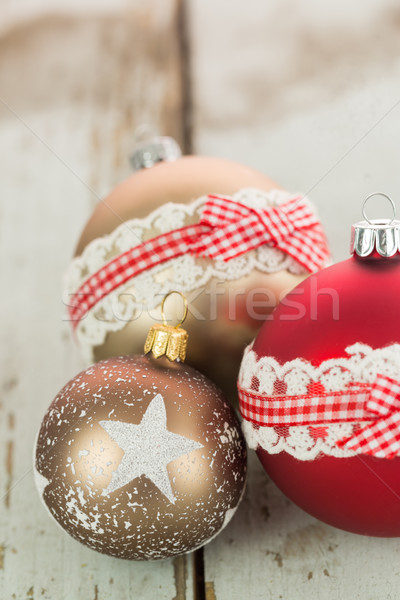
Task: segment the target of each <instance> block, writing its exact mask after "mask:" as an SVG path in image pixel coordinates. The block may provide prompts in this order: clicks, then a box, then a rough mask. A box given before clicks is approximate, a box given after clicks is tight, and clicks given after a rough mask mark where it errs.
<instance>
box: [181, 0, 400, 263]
mask: <svg viewBox="0 0 400 600" xmlns="http://www.w3.org/2000/svg"><path fill="white" fill-rule="evenodd" d="M190 15H191V29H190V38H191V45H192V81H193V144H194V148H195V150H196V151H197V152H202V153H208V154H215V155H218V156H224V157H227V158H232V159H235V160H239V161H241V162H243V163H245V164H249V165H251V166H253V167H256V168H259V169H260V170H261V171H263V172H265V173H267V174H268V175H269V176H271V178H272V179H274V180H275V181H277V182H279V183H280V184H281V185H282V186H284V187H286V188H287V189H289V190H292V191H294V192H295V191H302V192H306V193H309V196H310V198H311V199H312V200H313V201H314V202H315V204H316V205H317V207H318V209H319V214H320V217H321V219H322V220H323V223H324V225H325V227H326V230H327V233H328V236H329V240H330V243H331V247H332V251H333V255H334V258H335V259H336V260H341V259H343V258H346V257H347V256H348V248H349V239H350V225H351V224H352V223H353V222H355V221H357V220H360V219H361V211H360V206H361V202H362V201H363V199H364V198H365V197H366V196H367V194H369V193H371V192H374V191H376V190H381V191H386V193H389V194H391V195H392V196H393V198H397V199H399V197H400V181H399V177H398V155H397V152H396V151H395V149H396V148H397V145H398V139H399V134H400V85H399V80H400V78H399V75H400V35H399V31H400V7H399V4H398V2H395V1H394V0H368V2H362V0H356V1H353V2H351V3H345V2H333V1H328V2H319V1H318V0H306V1H305V2H301V3H299V2H296V0H285V1H283V2H282V1H281V0H269V1H268V2H263V0H254V1H253V2H251V3H250V4H246V3H243V2H239V1H238V0H220V1H219V2H216V3H215V4H214V5H213V7H212V9H211V7H210V4H209V3H208V2H202V0H192V2H191V10H190ZM378 205H379V209H380V210H379V209H378V208H377V206H378ZM398 205H399V210H400V200H398ZM382 209H383V210H384V211H386V212H385V213H384V214H385V216H386V215H390V207H388V206H386V205H385V204H381V203H380V204H379V203H378V201H377V202H376V204H375V206H373V207H372V212H371V215H372V217H376V216H377V215H379V214H380V216H382Z"/></svg>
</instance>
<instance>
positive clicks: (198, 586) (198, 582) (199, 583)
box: [193, 548, 206, 600]
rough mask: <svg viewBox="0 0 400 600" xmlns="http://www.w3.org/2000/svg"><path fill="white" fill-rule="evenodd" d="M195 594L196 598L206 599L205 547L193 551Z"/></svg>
mask: <svg viewBox="0 0 400 600" xmlns="http://www.w3.org/2000/svg"><path fill="white" fill-rule="evenodd" d="M193 588H194V589H193V596H194V600H206V583H205V578H204V548H199V550H196V551H195V552H193Z"/></svg>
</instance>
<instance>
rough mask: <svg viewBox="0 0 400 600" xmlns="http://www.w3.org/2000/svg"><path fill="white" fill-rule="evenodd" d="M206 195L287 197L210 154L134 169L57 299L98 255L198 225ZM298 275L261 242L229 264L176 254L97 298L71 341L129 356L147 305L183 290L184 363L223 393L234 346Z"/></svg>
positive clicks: (289, 261) (292, 263)
mask: <svg viewBox="0 0 400 600" xmlns="http://www.w3.org/2000/svg"><path fill="white" fill-rule="evenodd" d="M209 194H220V195H224V196H229V197H231V198H233V199H234V200H235V201H237V202H241V203H243V204H245V205H248V206H260V207H263V208H267V207H270V206H278V205H280V204H281V203H282V202H285V201H286V200H287V199H288V198H291V197H292V196H291V194H289V193H288V192H285V191H284V190H282V189H281V188H279V186H277V185H276V184H275V183H273V182H272V181H271V180H270V179H269V178H268V177H266V176H265V175H263V174H261V173H259V172H257V171H255V170H253V169H250V168H248V167H245V166H243V165H241V164H238V163H235V162H231V161H228V160H222V159H219V158H208V157H202V156H185V157H182V158H179V159H177V160H174V161H172V162H171V161H168V162H166V161H164V162H159V163H157V164H155V165H154V166H152V167H151V168H143V169H141V170H139V171H137V172H135V173H134V174H133V175H132V176H130V177H129V178H128V179H126V181H124V182H123V183H121V184H120V185H118V186H117V187H116V189H115V190H114V191H113V192H112V193H111V194H110V195H109V196H108V197H107V198H105V200H104V201H103V202H100V203H99V204H98V205H97V207H96V208H95V210H94V213H93V215H92V216H91V218H90V219H89V222H88V223H87V225H86V227H85V228H84V230H83V233H82V235H81V238H80V240H79V242H78V245H77V248H76V254H75V257H74V259H73V261H72V263H71V266H70V268H69V270H68V273H67V277H66V290H65V298H66V303H67V304H69V303H70V302H71V303H72V302H73V300H72V299H73V297H74V294H76V293H77V291H78V290H80V291H79V294H78V295H80V296H81V295H82V286H83V285H84V283H85V281H86V279H87V278H88V277H90V276H91V275H93V274H94V273H96V271H97V270H98V269H100V268H101V267H103V266H104V265H105V264H106V263H107V261H110V260H112V259H113V258H115V257H116V256H118V255H119V254H122V253H124V252H126V251H127V250H128V249H129V248H131V247H132V246H135V245H136V244H140V243H143V242H147V241H148V240H150V239H153V238H155V237H157V236H160V235H162V234H164V233H166V232H170V231H172V230H176V229H180V228H183V227H186V226H188V225H191V224H193V223H198V222H199V220H200V216H201V211H202V208H203V206H204V203H205V201H206V198H207V195H209ZM138 262H139V261H138ZM306 275H307V271H306V270H305V269H304V268H303V267H302V266H301V265H300V264H299V263H297V262H296V260H295V259H293V258H292V257H290V256H288V255H287V254H285V252H283V251H281V250H278V249H276V248H274V247H268V246H267V245H264V246H261V247H259V248H256V249H253V250H250V251H248V252H246V253H245V254H242V255H241V256H239V257H237V258H234V259H232V260H230V261H229V262H224V261H222V260H218V258H216V259H210V258H204V257H198V256H195V255H192V254H190V253H185V254H184V255H183V256H179V257H176V258H173V259H171V260H168V261H166V262H164V263H163V264H161V265H157V266H155V267H152V268H147V269H146V270H144V271H142V272H141V273H140V274H138V275H135V276H133V277H132V278H131V279H130V280H129V281H126V282H124V283H123V284H121V286H120V287H118V288H117V289H115V290H113V291H111V292H110V293H109V294H107V296H106V297H102V298H99V300H98V302H97V303H96V305H95V306H94V307H92V308H90V310H88V311H87V313H85V314H84V317H83V318H82V319H81V320H80V321H79V322H78V323H77V322H75V323H74V327H75V332H76V338H77V340H78V343H79V345H80V347H81V349H82V352H83V354H84V355H85V356H86V358H87V360H89V361H93V360H101V359H104V358H108V357H110V356H115V355H121V354H130V355H134V354H137V353H138V352H140V340H141V339H142V337H143V335H144V334H145V331H146V330H147V329H148V327H149V324H150V323H151V322H152V320H153V312H152V311H154V310H155V309H157V308H158V307H159V305H160V302H161V300H162V297H163V296H164V295H165V294H166V293H168V292H170V291H171V290H174V289H175V290H179V291H182V292H184V293H185V294H186V296H187V297H188V300H189V303H190V308H191V311H190V314H189V317H188V320H187V329H188V331H189V333H190V335H191V336H192V337H193V338H195V339H196V340H197V344H196V347H195V348H191V349H189V352H188V359H187V360H188V363H189V364H191V365H192V366H194V367H196V368H197V369H199V370H200V371H201V372H203V373H205V375H207V376H208V377H210V378H211V379H212V380H213V381H215V382H216V383H217V384H218V385H219V386H220V387H221V388H222V389H223V390H224V392H226V393H228V394H231V392H232V390H235V385H234V382H235V381H236V378H237V373H238V370H239V365H240V360H241V356H242V352H243V348H244V347H245V346H246V344H248V343H249V342H250V341H251V339H253V337H254V336H255V334H256V332H257V331H258V329H259V327H260V326H261V324H262V322H263V320H265V317H266V316H267V315H268V314H269V313H270V312H271V311H272V310H273V308H274V307H275V305H276V304H277V303H278V302H279V300H280V299H281V297H282V296H283V295H284V294H285V293H286V292H288V291H290V290H291V289H292V288H293V287H295V286H296V285H297V284H298V283H299V282H300V281H301V280H302V279H304V277H305V276H306ZM71 298H72V299H71ZM135 340H138V341H137V342H136V341H135Z"/></svg>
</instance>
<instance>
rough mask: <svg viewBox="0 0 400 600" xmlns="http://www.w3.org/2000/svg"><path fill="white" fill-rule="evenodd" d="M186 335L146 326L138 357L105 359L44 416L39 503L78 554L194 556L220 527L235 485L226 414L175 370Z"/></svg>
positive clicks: (235, 446) (196, 378) (239, 438)
mask: <svg viewBox="0 0 400 600" xmlns="http://www.w3.org/2000/svg"><path fill="white" fill-rule="evenodd" d="M186 341H187V333H186V331H184V330H183V329H182V328H181V327H179V326H177V327H175V328H174V327H172V326H168V325H166V324H164V325H158V324H156V325H154V326H153V327H152V329H151V331H150V332H149V335H148V338H147V341H146V347H145V350H146V355H142V356H134V357H126V356H125V357H124V356H122V357H119V358H110V359H106V360H103V361H101V362H99V363H97V364H94V365H93V366H91V367H90V368H88V369H87V370H86V371H82V372H81V373H80V374H79V375H77V376H76V377H74V378H73V379H72V380H71V381H70V382H69V383H68V384H67V385H66V386H65V387H64V388H63V389H62V390H61V392H60V393H59V394H58V395H57V397H56V398H55V400H54V401H53V403H52V404H51V406H50V408H49V409H48V411H47V413H46V415H45V417H44V419H43V422H42V425H41V428H40V432H39V436H38V440H37V445H36V461H35V474H36V481H37V487H38V489H39V492H40V494H41V497H42V499H43V501H44V503H45V505H46V507H47V508H48V510H49V511H50V513H51V515H52V516H53V517H54V518H55V519H56V521H57V522H58V523H59V524H60V525H61V526H62V527H63V529H65V531H67V532H68V533H69V534H70V535H72V536H73V537H74V538H75V539H76V540H78V541H80V542H82V543H83V544H85V545H86V546H89V547H90V548H92V549H94V550H97V551H99V552H103V553H105V554H109V555H111V556H116V557H120V558H128V559H135V560H143V559H160V558H166V557H171V556H176V555H179V554H182V553H185V552H188V551H191V550H194V549H196V548H198V547H200V546H202V545H203V544H205V543H207V542H208V541H210V539H212V538H213V537H214V536H215V535H216V534H217V533H219V532H220V531H221V530H222V528H223V527H225V525H226V524H227V523H228V521H229V520H230V518H231V517H232V515H233V513H234V512H235V510H236V508H237V506H238V504H239V502H240V499H241V496H242V493H243V490H244V484H245V477H246V448H245V442H244V438H243V435H242V433H241V430H240V426H239V423H238V421H237V418H236V416H235V414H234V411H233V409H232V408H231V407H230V405H229V404H228V403H227V402H226V401H225V399H224V397H223V396H222V393H221V392H220V391H219V390H218V389H217V388H216V387H215V385H214V384H213V383H211V382H210V381H209V380H208V379H206V377H204V375H202V374H200V373H199V372H198V371H195V370H194V369H193V368H191V367H189V366H186V365H184V364H183V363H182V361H183V359H184V357H185V350H186Z"/></svg>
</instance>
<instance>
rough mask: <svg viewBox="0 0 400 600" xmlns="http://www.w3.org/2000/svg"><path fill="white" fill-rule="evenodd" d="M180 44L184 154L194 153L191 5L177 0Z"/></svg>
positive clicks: (183, 0) (182, 0) (177, 25)
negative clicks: (189, 12) (190, 31)
mask: <svg viewBox="0 0 400 600" xmlns="http://www.w3.org/2000/svg"><path fill="white" fill-rule="evenodd" d="M177 1H178V4H177V13H176V14H177V23H176V28H177V32H178V44H179V55H180V69H181V103H182V150H183V153H184V154H192V153H193V119H192V108H193V102H192V75H191V47H190V33H189V19H188V11H189V7H188V5H189V3H188V2H186V0H177Z"/></svg>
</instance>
